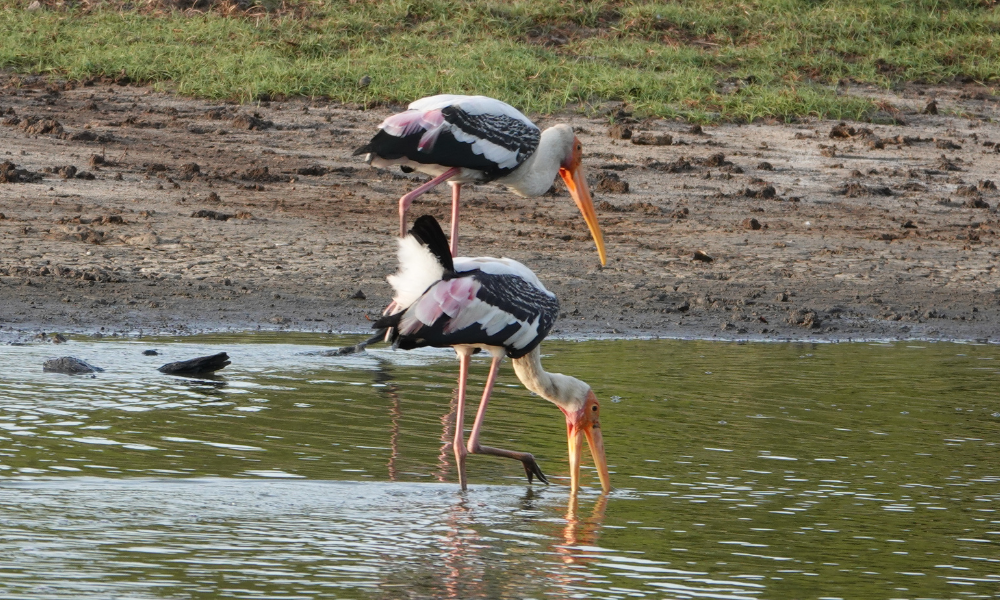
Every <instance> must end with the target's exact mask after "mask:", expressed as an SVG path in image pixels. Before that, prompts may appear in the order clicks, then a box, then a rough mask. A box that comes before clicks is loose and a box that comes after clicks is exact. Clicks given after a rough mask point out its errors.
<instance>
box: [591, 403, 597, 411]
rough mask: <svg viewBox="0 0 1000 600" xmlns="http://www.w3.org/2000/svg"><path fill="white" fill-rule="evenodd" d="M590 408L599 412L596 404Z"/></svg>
mask: <svg viewBox="0 0 1000 600" xmlns="http://www.w3.org/2000/svg"><path fill="white" fill-rule="evenodd" d="M590 410H592V411H594V412H597V405H596V404H595V405H594V406H591V407H590Z"/></svg>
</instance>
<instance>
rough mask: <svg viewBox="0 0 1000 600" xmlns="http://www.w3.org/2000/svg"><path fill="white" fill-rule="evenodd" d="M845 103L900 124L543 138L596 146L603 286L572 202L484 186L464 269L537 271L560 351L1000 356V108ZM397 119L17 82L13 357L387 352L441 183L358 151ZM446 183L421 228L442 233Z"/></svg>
mask: <svg viewBox="0 0 1000 600" xmlns="http://www.w3.org/2000/svg"><path fill="white" fill-rule="evenodd" d="M841 91H842V92H843V93H857V94H867V95H873V96H876V97H878V98H879V100H880V101H882V102H883V103H884V104H883V106H884V108H885V110H884V111H883V113H881V114H880V115H877V118H876V119H875V121H876V122H875V123H846V124H844V125H843V126H841V125H839V124H838V123H836V122H831V121H823V120H815V119H812V120H803V121H800V122H797V123H777V122H775V123H754V124H749V125H746V124H744V125H739V124H726V125H720V126H705V127H703V128H698V127H693V126H692V125H691V124H689V123H685V122H681V121H668V120H640V121H635V120H633V119H631V118H630V116H629V115H628V113H627V112H626V110H625V109H624V108H623V107H621V106H619V105H615V104H609V105H607V106H603V107H596V108H597V110H596V112H595V113H594V114H595V116H594V117H593V118H587V117H583V116H580V115H579V114H566V115H560V116H553V117H543V118H540V119H539V120H538V123H539V125H541V126H542V127H545V126H548V125H552V124H554V123H556V122H559V121H566V122H570V123H571V124H572V125H573V126H574V127H575V128H576V130H577V132H578V135H579V137H580V139H581V141H582V142H583V146H584V151H585V155H586V157H585V160H584V164H585V166H586V168H587V169H588V173H589V175H590V179H591V181H592V190H593V192H594V200H595V203H596V204H597V206H598V215H599V217H600V220H601V225H602V228H603V230H604V235H605V240H606V242H607V247H608V255H609V261H608V265H607V266H606V267H604V268H601V267H600V266H599V262H598V258H597V253H596V251H595V250H594V245H593V242H592V241H591V239H590V236H589V234H588V232H587V229H586V226H585V224H584V222H583V220H582V219H581V218H580V216H579V213H578V211H577V209H576V208H575V206H574V204H573V202H572V201H571V199H570V198H569V196H568V195H567V194H566V192H565V190H564V189H563V188H562V187H561V186H557V188H556V189H555V191H554V192H552V193H550V194H549V195H546V196H544V197H542V198H537V199H530V200H529V199H523V198H519V197H517V196H515V195H513V194H511V193H510V192H508V191H507V190H505V189H503V188H501V187H500V186H496V185H483V186H466V187H465V193H464V196H465V199H466V202H465V204H464V206H463V213H462V219H463V224H462V232H463V234H464V235H463V237H462V239H461V243H460V250H461V253H462V254H465V255H503V256H509V257H512V258H516V259H518V260H520V261H522V262H524V263H525V264H527V265H528V266H529V267H531V268H532V269H534V270H535V271H536V273H537V274H538V275H539V277H540V278H541V280H542V281H543V282H544V283H545V284H546V285H547V286H548V287H549V288H550V289H551V290H553V291H554V292H555V293H556V294H558V296H559V298H560V300H561V303H562V311H563V314H562V316H561V318H560V320H559V321H558V323H557V324H556V330H555V331H554V335H559V336H562V337H574V336H575V337H591V336H601V337H607V336H614V337H619V336H620V337H626V336H649V337H697V338H719V339H776V340H783V339H804V340H846V339H905V338H927V339H995V338H996V337H998V336H1000V273H998V272H997V270H996V263H997V256H998V254H1000V246H998V239H997V234H998V231H1000V218H998V212H997V209H998V203H1000V193H998V191H997V185H996V184H1000V173H998V166H1000V153H998V152H1000V125H998V123H997V115H998V96H997V95H996V91H995V90H990V89H986V88H981V87H976V86H945V87H921V88H916V87H914V88H907V89H902V90H898V91H896V92H892V93H889V92H885V91H880V90H872V89H862V88H847V87H844V88H842V89H841ZM931 99H934V100H935V103H934V106H936V111H937V112H936V114H932V113H934V111H933V110H929V111H927V112H926V113H925V112H924V111H925V109H927V108H928V104H929V101H930V100H931ZM934 106H932V107H931V108H932V109H933V108H934ZM400 108H401V107H378V108H374V109H368V110H365V109H364V108H363V107H358V106H345V105H339V104H335V103H330V102H328V101H325V100H308V99H294V100H288V101H272V102H266V103H261V104H259V105H255V106H245V105H243V106H241V105H236V104H220V103H212V102H206V101H202V100H191V99H188V98H184V97H179V96H176V95H171V94H166V93H157V92H154V91H152V90H150V89H147V88H143V87H134V86H122V85H117V84H115V83H113V82H106V81H104V82H102V81H92V82H86V83H78V84H66V83H62V82H54V81H52V80H49V79H43V78H35V77H24V76H17V75H12V74H9V73H7V74H4V73H0V163H2V166H0V338H2V339H4V340H6V341H24V340H29V339H32V338H34V337H35V336H37V335H38V334H40V333H47V334H50V336H51V334H53V333H56V332H59V333H64V334H65V333H70V334H72V333H79V334H95V333H101V334H103V335H109V334H119V335H135V334H138V333H140V332H141V333H143V334H152V333H189V332H196V331H211V330H257V329H282V330H284V329H287V330H295V331H320V332H365V331H367V330H368V329H369V327H370V321H369V319H371V318H373V317H374V316H376V315H378V314H379V313H380V311H381V309H382V308H383V307H384V306H386V304H387V303H388V302H389V299H390V289H389V286H388V284H387V283H386V282H385V276H386V275H387V274H389V273H391V272H392V271H393V270H394V269H395V265H396V258H395V239H394V234H395V232H396V230H397V223H398V217H397V212H396V201H397V199H398V198H399V196H400V195H402V194H403V193H405V192H406V191H407V190H408V189H411V188H412V187H414V186H416V185H417V184H418V182H419V181H422V178H421V177H418V176H417V175H416V174H414V175H403V174H401V173H400V172H398V171H393V172H390V171H381V170H376V169H373V168H370V167H368V166H367V165H365V164H364V163H363V162H361V161H360V160H359V159H358V158H357V157H352V156H351V152H352V150H353V149H354V148H355V147H357V146H359V145H361V144H363V143H364V142H365V141H367V139H368V138H369V137H370V136H371V135H372V134H373V133H374V131H375V130H376V127H377V125H378V123H379V122H380V121H381V120H382V119H383V118H385V117H386V116H387V115H389V114H391V113H392V112H394V110H398V109H400ZM612 117H615V118H617V121H618V123H619V125H623V127H619V128H613V130H612V128H609V122H610V120H611V118H612ZM622 128H624V129H629V130H631V132H632V139H621V138H620V136H627V135H628V133H629V132H628V131H622ZM613 136H619V137H618V138H616V137H613ZM667 136H669V138H668V137H667ZM642 140H646V141H651V142H653V144H645V145H642V144H636V143H634V142H635V141H642ZM667 142H669V144H667ZM657 143H658V144H659V145H655V144H657ZM442 188H443V189H440V190H438V191H435V192H432V193H429V194H427V195H425V196H424V197H423V198H421V199H420V200H418V201H417V202H416V203H415V204H414V208H413V210H412V212H411V215H413V216H416V215H419V214H423V213H430V214H433V215H436V216H437V217H438V218H439V219H441V220H442V222H443V223H446V222H447V218H448V213H449V205H450V197H449V191H448V189H447V187H446V186H442ZM696 253H697V255H698V258H695V255H696ZM46 339H49V338H46Z"/></svg>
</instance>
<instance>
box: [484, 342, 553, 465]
mask: <svg viewBox="0 0 1000 600" xmlns="http://www.w3.org/2000/svg"><path fill="white" fill-rule="evenodd" d="M502 359H503V357H502V356H494V357H493V363H492V364H490V375H489V377H487V378H486V386H485V388H484V389H483V399H482V401H480V403H479V410H478V411H477V412H476V422H475V423H474V424H473V425H472V433H471V434H470V435H469V446H468V448H469V452H471V453H472V454H492V455H493V456H503V457H505V458H513V459H515V460H519V461H521V464H522V465H524V473H525V475H527V476H528V483H531V480H532V478H533V477H538V480H539V481H541V482H543V483H546V484H547V483H548V482H549V480H548V479H546V478H545V474H544V473H542V469H541V468H540V467H539V466H538V463H536V462H535V457H534V456H533V455H532V454H531V453H530V452H516V451H514V450H504V449H503V448H490V447H489V446H480V445H479V432H480V431H481V430H482V427H483V420H484V419H485V418H486V405H487V404H489V402H490V396H491V395H492V394H493V386H494V384H496V381H497V373H498V372H499V371H500V361H501V360H502Z"/></svg>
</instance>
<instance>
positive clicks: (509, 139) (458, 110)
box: [354, 94, 541, 181]
mask: <svg viewBox="0 0 1000 600" xmlns="http://www.w3.org/2000/svg"><path fill="white" fill-rule="evenodd" d="M379 129H380V131H379V132H378V134H376V135H375V137H374V138H372V140H371V142H369V143H368V144H367V145H365V146H362V147H361V148H358V149H357V150H355V152H354V154H355V155H359V154H368V155H369V162H371V160H372V159H373V158H374V157H378V158H380V159H382V160H383V161H388V162H392V161H400V162H404V161H412V162H415V163H420V164H427V165H441V166H444V167H448V168H450V167H462V168H467V169H473V170H477V171H481V172H482V173H483V180H484V181H491V180H493V179H496V178H498V177H502V176H504V175H507V174H508V173H510V172H511V171H513V170H514V169H516V168H517V167H518V166H520V165H521V163H523V162H524V161H525V160H526V159H527V158H528V157H529V156H531V155H532V154H533V153H534V152H535V149H536V148H537V147H538V141H539V139H540V137H541V131H540V130H539V129H538V127H537V126H536V125H535V124H534V123H532V122H531V121H530V120H529V119H528V118H527V117H526V116H524V115H523V114H522V113H521V112H520V111H518V110H517V109H516V108H514V107H512V106H510V105H509V104H507V103H505V102H501V101H499V100H495V99H493V98H487V97H485V96H456V95H450V94H445V95H439V96H430V97H428V98H422V99H420V100H417V101H416V102H413V103H412V104H410V106H409V108H408V110H407V111H406V112H403V113H399V114H397V115H393V116H391V117H389V118H387V119H386V120H385V121H383V122H382V124H381V125H380V126H379Z"/></svg>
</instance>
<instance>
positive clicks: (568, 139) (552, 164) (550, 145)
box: [497, 124, 575, 198]
mask: <svg viewBox="0 0 1000 600" xmlns="http://www.w3.org/2000/svg"><path fill="white" fill-rule="evenodd" d="M574 137H575V136H574V134H573V128H572V127H570V126H569V125H562V124H560V125H556V126H554V127H549V128H548V129H546V130H545V131H543V132H542V135H541V137H540V138H539V140H538V148H537V149H536V150H535V153H534V154H532V155H531V156H529V157H528V160H526V161H524V163H523V164H522V165H521V166H520V167H518V168H517V169H515V170H514V172H513V173H511V174H510V175H507V176H505V177H501V178H499V179H497V182H498V183H502V184H504V185H506V186H507V187H509V188H510V189H511V190H513V191H514V193H515V194H517V195H518V196H524V197H526V198H534V197H535V196H541V195H542V194H544V193H545V192H547V191H549V188H550V187H552V181H553V180H554V179H555V178H556V173H558V172H559V166H560V165H561V164H562V162H563V161H564V160H566V157H568V156H570V155H571V154H572V152H573V138H574Z"/></svg>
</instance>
